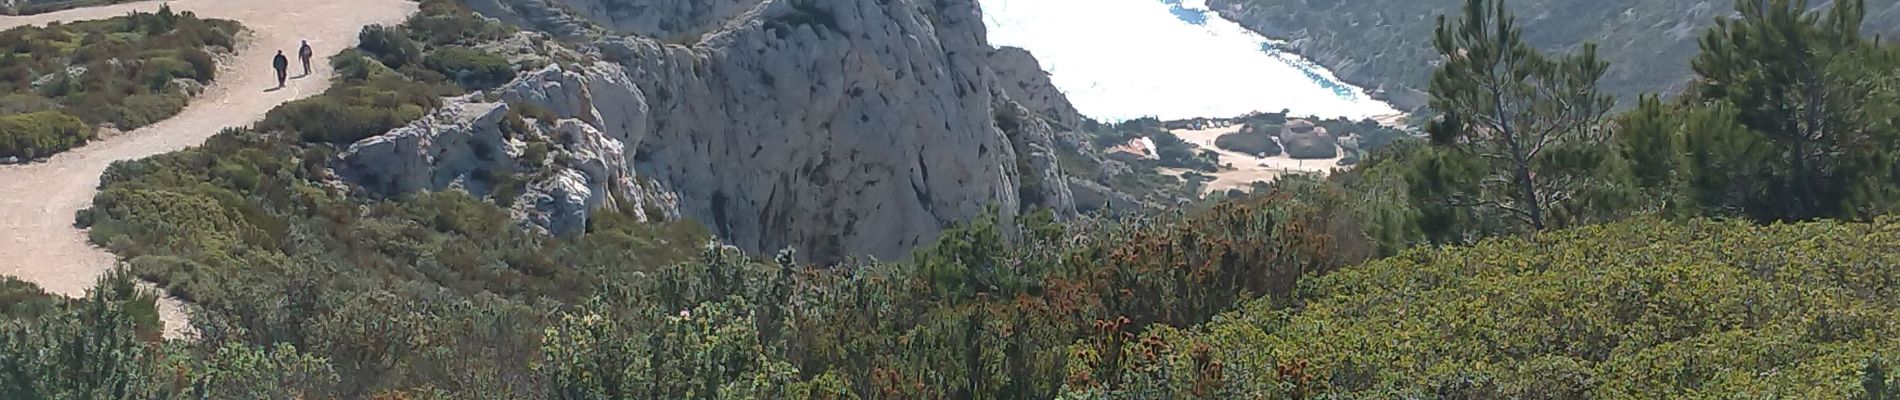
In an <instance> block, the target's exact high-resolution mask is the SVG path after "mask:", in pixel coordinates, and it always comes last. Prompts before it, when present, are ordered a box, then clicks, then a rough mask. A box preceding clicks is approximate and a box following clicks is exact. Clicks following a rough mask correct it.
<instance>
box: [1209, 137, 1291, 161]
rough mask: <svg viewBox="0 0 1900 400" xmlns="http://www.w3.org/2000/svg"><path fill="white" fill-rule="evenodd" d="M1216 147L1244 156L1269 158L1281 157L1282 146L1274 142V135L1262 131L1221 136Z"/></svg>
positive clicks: (1216, 142) (1215, 142) (1216, 141)
mask: <svg viewBox="0 0 1900 400" xmlns="http://www.w3.org/2000/svg"><path fill="white" fill-rule="evenodd" d="M1214 145H1215V146H1220V148H1222V149H1227V150H1229V151H1235V152H1240V153H1243V154H1254V155H1266V156H1269V157H1271V156H1277V155H1280V144H1279V143H1277V142H1274V141H1273V136H1272V135H1269V134H1267V133H1266V132H1262V131H1253V132H1235V133H1229V134H1226V135H1221V137H1220V138H1219V139H1215V140H1214Z"/></svg>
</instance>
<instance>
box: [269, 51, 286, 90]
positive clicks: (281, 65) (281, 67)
mask: <svg viewBox="0 0 1900 400" xmlns="http://www.w3.org/2000/svg"><path fill="white" fill-rule="evenodd" d="M270 65H271V66H272V67H277V87H284V79H287V78H290V76H288V75H285V74H287V73H289V71H290V58H287V57H284V51H283V50H278V51H277V58H275V59H272V60H271V62H270Z"/></svg>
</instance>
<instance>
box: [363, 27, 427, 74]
mask: <svg viewBox="0 0 1900 400" xmlns="http://www.w3.org/2000/svg"><path fill="white" fill-rule="evenodd" d="M356 38H357V40H358V41H360V42H361V43H360V44H358V45H357V48H358V49H362V50H363V52H366V53H369V55H370V56H371V57H375V58H376V60H377V61H381V62H383V65H387V66H389V68H393V69H402V67H403V66H406V65H409V64H413V63H415V62H416V61H420V60H421V59H422V47H421V46H420V45H417V44H416V41H415V40H411V39H409V36H407V35H404V34H403V32H402V30H400V29H396V28H391V27H387V26H382V25H370V26H365V27H363V31H362V32H361V33H358V34H357V35H356Z"/></svg>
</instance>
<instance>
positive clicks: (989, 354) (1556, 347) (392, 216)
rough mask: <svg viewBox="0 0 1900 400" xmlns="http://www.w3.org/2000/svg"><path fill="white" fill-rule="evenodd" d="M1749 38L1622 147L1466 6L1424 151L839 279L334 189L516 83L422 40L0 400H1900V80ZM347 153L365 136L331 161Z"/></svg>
mask: <svg viewBox="0 0 1900 400" xmlns="http://www.w3.org/2000/svg"><path fill="white" fill-rule="evenodd" d="M1751 4H1759V5H1746V6H1743V7H1742V8H1741V10H1740V11H1741V12H1740V13H1739V14H1738V15H1740V18H1739V19H1737V20H1734V21H1731V22H1726V23H1723V24H1720V25H1718V26H1717V27H1715V28H1712V29H1710V30H1708V31H1706V32H1704V39H1703V40H1702V42H1701V43H1702V44H1701V50H1700V53H1699V55H1698V56H1697V57H1696V71H1697V73H1698V76H1699V79H1698V80H1697V81H1696V83H1695V84H1694V86H1693V87H1692V88H1690V89H1689V90H1688V91H1686V92H1684V93H1678V94H1677V96H1675V98H1674V99H1673V100H1668V101H1664V100H1656V99H1647V100H1645V101H1643V102H1642V104H1641V105H1640V107H1636V108H1635V109H1634V110H1632V111H1629V112H1625V113H1615V114H1613V113H1612V111H1611V108H1612V107H1611V106H1610V105H1611V103H1612V102H1613V100H1612V97H1611V96H1610V95H1608V94H1606V93H1604V92H1602V91H1601V90H1600V89H1598V87H1597V86H1598V82H1599V81H1600V80H1601V78H1602V76H1603V74H1604V71H1605V70H1606V69H1607V67H1608V65H1607V63H1605V62H1603V61H1602V60H1600V59H1598V58H1597V57H1596V56H1595V55H1594V54H1593V53H1592V52H1591V51H1590V48H1589V47H1588V46H1584V47H1581V48H1580V50H1578V51H1577V52H1575V53H1571V54H1562V55H1550V54H1545V53H1542V52H1539V51H1537V50H1535V49H1533V48H1532V47H1531V46H1530V45H1528V44H1526V42H1524V40H1523V39H1524V38H1523V37H1522V36H1521V35H1520V31H1519V30H1518V29H1517V28H1516V26H1515V25H1514V21H1515V20H1514V19H1513V17H1511V15H1510V13H1509V10H1511V8H1509V7H1506V6H1505V5H1503V4H1501V3H1494V2H1492V1H1486V0H1474V1H1472V2H1470V5H1469V7H1467V9H1466V10H1465V12H1464V13H1462V14H1459V15H1452V16H1450V17H1449V18H1446V19H1444V20H1443V21H1442V22H1441V23H1440V24H1439V29H1438V31H1437V35H1436V36H1435V37H1434V43H1435V47H1436V48H1437V49H1438V51H1439V53H1440V54H1442V56H1443V57H1444V60H1445V61H1444V62H1443V64H1442V65H1441V66H1440V67H1439V68H1438V70H1437V71H1436V75H1435V76H1434V79H1433V81H1432V90H1431V92H1432V95H1433V100H1432V108H1433V114H1434V115H1436V118H1434V119H1432V122H1431V123H1430V124H1429V126H1428V127H1427V131H1428V132H1429V133H1430V134H1431V135H1430V136H1431V137H1430V140H1410V141H1406V140H1401V141H1396V142H1393V143H1392V144H1390V145H1387V146H1383V148H1381V149H1379V150H1377V151H1372V152H1371V153H1370V154H1369V155H1367V156H1366V157H1365V160H1364V162H1363V163H1361V165H1359V166H1358V167H1357V168H1355V169H1352V170H1349V171H1342V172H1341V173H1338V174H1334V175H1332V176H1331V177H1328V178H1323V179H1322V178H1313V177H1289V178H1286V179H1282V180H1281V181H1279V182H1275V183H1273V184H1271V185H1266V186H1265V187H1263V188H1262V190H1260V191H1258V192H1257V193H1255V194H1253V195H1247V196H1236V197H1233V198H1226V199H1222V200H1220V201H1214V202H1210V203H1209V204H1206V205H1201V206H1193V207H1183V208H1181V209H1177V210H1171V211H1167V212H1162V213H1157V214H1153V215H1139V216H1129V217H1121V218H1108V217H1083V218H1076V219H1072V220H1066V221H1058V220H1057V219H1056V218H1054V216H1053V214H1052V213H1046V212H1045V213H1037V214H1034V215H1033V216H1031V217H1028V218H1023V219H1022V221H1019V222H1021V223H1020V224H1014V225H1005V224H1002V223H1000V222H999V221H994V220H992V219H982V220H978V221H972V222H970V223H969V224H967V225H965V226H962V227H959V228H957V229H953V230H950V231H947V232H945V233H944V234H943V235H942V238H941V239H940V240H938V241H937V243H935V244H933V245H931V246H927V247H926V248H923V249H919V250H918V251H917V252H916V253H915V255H913V256H912V257H911V258H910V259H908V260H900V261H881V262H880V261H868V260H867V261H854V262H847V263H843V264H842V265H834V266H813V265H806V264H803V263H801V262H800V261H799V258H798V255H797V254H793V253H790V252H786V253H781V254H778V255H777V256H776V257H770V259H761V258H755V257H748V256H747V255H745V254H741V253H739V252H737V251H735V250H733V249H730V248H727V247H724V246H720V245H718V244H716V242H713V241H712V240H711V238H710V237H708V236H707V235H706V233H705V232H704V231H703V230H701V229H699V228H698V227H697V225H696V224H694V223H692V222H691V221H645V222H642V221H638V220H637V219H636V218H633V217H632V216H630V215H619V214H615V213H604V216H603V217H602V218H598V219H596V220H594V221H593V222H592V223H591V226H589V227H588V229H587V232H586V234H584V235H578V236H573V237H547V236H544V235H540V234H537V233H533V232H532V231H529V230H526V229H523V228H521V227H519V226H518V225H517V224H516V223H515V222H514V221H513V220H512V219H511V218H510V217H509V216H508V215H507V213H506V211H504V210H503V209H502V208H500V207H497V206H496V205H495V204H494V203H493V200H492V199H481V198H475V197H472V196H470V195H468V194H465V193H462V192H456V191H450V192H442V193H425V194H417V195H413V196H409V197H404V198H395V199H382V198H373V197H368V196H360V195H357V194H353V192H357V191H356V190H352V189H350V188H346V187H338V186H336V185H335V184H334V183H333V182H335V181H334V180H331V179H328V178H327V177H326V176H325V174H326V173H327V172H326V168H325V163H326V161H327V160H328V158H329V157H330V156H331V154H333V153H334V152H336V151H337V149H338V144H339V143H348V142H351V141H354V140H356V139H360V138H361V137H363V136H365V135H370V134H375V133H377V132H380V131H381V130H386V129H388V127H390V126H391V124H399V123H402V122H403V121H406V120H408V119H414V118H415V116H418V115H420V114H419V113H421V112H426V111H427V110H429V109H430V108H432V107H436V106H437V105H439V103H438V102H437V100H433V99H435V98H437V97H439V96H442V95H449V94H457V93H464V92H466V91H469V90H479V89H480V88H482V87H484V85H488V84H491V83H489V82H493V80H490V78H474V79H471V78H470V77H482V76H489V75H490V74H491V72H484V71H495V69H494V68H491V67H486V66H468V67H455V68H453V70H450V71H445V70H444V69H445V67H443V66H447V65H470V64H473V65H483V64H489V62H485V61H483V60H484V59H488V60H490V61H492V59H490V58H489V57H486V56H481V55H467V54H457V53H460V52H463V50H456V49H476V48H479V43H477V42H479V41H480V40H483V39H482V38H492V37H496V36H495V35H499V34H500V33H494V32H500V31H498V30H505V29H506V28H501V27H497V26H493V25H491V24H489V23H488V22H485V21H482V20H479V19H476V18H474V17H473V16H472V15H470V14H469V13H468V12H467V11H466V10H463V9H461V8H460V7H457V6H455V5H454V4H453V3H448V2H440V1H431V2H426V3H425V4H424V7H423V11H422V13H421V14H419V15H418V16H416V17H415V18H414V19H412V20H411V21H410V22H409V23H406V24H404V26H402V27H397V28H372V29H368V30H365V31H364V39H365V40H364V43H365V45H364V46H363V48H362V49H361V51H360V52H353V53H348V54H345V55H344V56H341V57H339V58H337V59H336V60H333V62H334V63H335V64H336V65H337V66H338V68H339V70H340V71H344V73H340V74H339V78H338V79H339V81H338V84H337V86H335V88H333V89H332V90H331V91H330V92H329V93H326V94H325V95H323V96H319V97H316V98H312V99H309V100H303V101H299V102H296V103H292V104H289V105H286V106H284V107H282V108H279V109H278V110H277V111H275V112H273V113H272V114H271V115H270V116H269V117H268V118H267V119H266V121H265V122H263V123H260V124H259V125H257V127H255V128H252V129H242V130H232V131H227V132H225V133H223V134H220V135H218V136H217V137H215V138H214V139H212V140H211V141H210V142H208V143H207V144H206V145H205V146H204V147H201V148H197V149H192V150H186V151H182V152H178V153H173V154H168V155H164V156H160V157H155V158H152V159H148V160H141V161H136V162H128V163H124V164H121V165H118V166H116V167H115V168H113V169H112V170H111V171H110V172H109V173H108V174H107V176H106V178H105V184H104V190H103V191H102V192H101V193H100V194H99V196H98V199H97V200H96V202H95V206H94V208H93V209H92V210H89V211H86V212H84V213H82V215H81V216H80V222H81V223H82V224H85V225H87V226H90V227H91V228H92V234H93V237H94V240H95V241H96V242H98V243H100V244H101V245H104V246H107V248H109V249H111V250H113V251H114V252H115V253H117V254H119V255H120V256H123V257H126V258H128V259H129V260H130V262H129V267H127V268H126V269H125V270H124V271H122V272H120V273H115V274H112V275H110V276H108V277H107V278H105V279H104V280H103V281H102V283H101V285H100V287H99V289H96V290H95V291H94V292H93V293H92V294H91V295H90V296H89V297H87V298H83V299H73V300H65V299H56V298H51V297H47V296H44V295H42V294H40V293H38V291H37V289H34V288H32V287H31V286H30V285H24V284H21V283H18V282H14V281H5V282H0V298H4V299H7V300H8V302H7V303H5V304H9V305H8V306H6V307H5V308H4V309H0V311H4V312H5V313H6V319H5V320H4V322H0V392H4V393H10V394H12V393H24V395H23V396H20V397H24V398H295V397H303V398H329V397H341V398H372V397H373V398H492V397H502V398H563V399H603V398H801V399H843V398H890V399H898V398H903V399H914V398H1058V397H1059V398H1284V399H1309V398H1366V397H1375V398H1385V397H1398V398H1424V397H1436V398H1598V397H1605V398H1654V397H1689V398H1734V397H1748V398H1755V397H1795V398H1852V399H1892V398H1894V396H1895V393H1900V379H1896V378H1894V377H1893V374H1892V373H1891V372H1890V370H1891V368H1892V366H1893V365H1894V363H1895V362H1896V358H1900V341H1897V340H1896V337H1895V333H1896V331H1897V330H1900V322H1896V321H1900V318H1897V317H1900V303H1897V302H1896V300H1895V299H1896V298H1900V296H1897V295H1900V293H1896V292H1897V291H1900V221H1897V220H1895V219H1894V218H1893V217H1891V216H1886V215H1888V214H1890V213H1891V211H1892V210H1893V209H1894V207H1896V206H1900V195H1897V194H1896V191H1897V190H1900V167H1896V164H1895V161H1894V159H1895V156H1896V155H1895V154H1894V151H1895V149H1900V146H1896V143H1897V142H1896V140H1900V109H1897V108H1896V106H1895V105H1896V104H1900V48H1896V47H1895V46H1891V45H1887V44H1884V43H1881V42H1878V41H1875V40H1871V39H1866V38H1864V37H1863V36H1861V35H1860V34H1859V30H1860V29H1859V28H1860V26H1859V25H1860V20H1861V17H1860V13H1861V11H1862V9H1861V8H1859V7H1860V4H1861V3H1859V2H1857V1H1841V2H1836V3H1834V4H1833V5H1832V6H1830V7H1828V8H1827V9H1826V10H1822V11H1816V12H1808V11H1806V9H1805V7H1800V6H1799V5H1798V4H1795V3H1793V2H1789V1H1772V2H1766V3H1752V2H1751ZM445 52H446V54H445ZM432 58H433V59H436V60H438V61H436V62H430V61H428V60H431V59H432ZM448 59H462V60H467V61H466V64H464V63H462V62H445V61H446V60H448ZM502 70H508V69H502ZM492 74H501V73H500V72H492ZM452 77H453V78H452ZM1817 93H1818V94H1819V95H1817ZM337 116H348V117H349V118H346V119H348V120H349V121H351V122H350V123H352V124H357V123H360V124H363V125H362V126H350V125H344V126H335V127H328V126H324V125H321V124H317V123H314V122H311V121H326V120H329V119H328V118H335V117H337ZM529 120H534V119H533V118H529ZM524 123H526V122H525V121H524ZM1342 129H1344V128H1343V127H1342ZM133 275H136V276H138V277H142V278H146V279H148V280H152V281H155V282H157V283H159V285H160V286H161V287H162V288H163V290H167V291H169V292H170V293H172V294H175V295H178V296H180V297H183V298H185V299H188V300H190V301H191V302H193V303H195V304H197V305H198V307H199V311H198V312H197V313H196V315H194V318H193V323H194V324H195V325H196V327H197V328H198V331H199V332H200V337H198V338H197V339H196V340H192V341H161V340H158V339H157V338H156V336H155V335H154V334H153V333H154V332H156V331H155V330H154V329H153V326H152V324H155V323H156V322H155V321H156V318H153V317H151V316H150V314H151V311H150V304H151V303H152V300H151V295H152V294H151V293H147V292H142V291H140V290H138V289H137V288H136V287H134V286H133V285H132V284H131V282H132V281H133V277H132V276H133Z"/></svg>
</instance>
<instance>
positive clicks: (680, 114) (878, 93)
mask: <svg viewBox="0 0 1900 400" xmlns="http://www.w3.org/2000/svg"><path fill="white" fill-rule="evenodd" d="M466 4H469V5H470V6H471V7H472V8H474V9H475V10H477V11H480V12H482V13H483V14H484V15H487V16H490V17H494V18H498V19H500V20H503V21H506V22H511V23H515V24H518V25H520V26H523V27H526V28H531V29H538V30H543V31H546V32H549V33H552V34H554V35H556V36H559V37H562V38H564V39H566V42H567V43H569V44H568V45H565V46H571V47H575V49H573V50H574V51H572V52H571V53H574V54H573V55H572V56H548V55H547V54H551V53H562V52H563V50H550V49H540V48H536V46H542V44H541V43H551V42H553V41H547V40H541V39H534V38H533V37H534V35H532V34H529V35H526V37H527V38H524V39H518V40H515V41H513V42H514V46H516V47H518V48H517V49H506V48H503V49H495V51H496V52H502V53H511V54H515V56H514V58H517V59H518V58H521V57H543V58H548V59H551V60H555V61H557V62H552V63H550V64H551V65H550V66H549V67H547V68H546V69H544V70H542V71H540V72H538V73H534V74H528V75H524V77H523V78H521V79H520V80H517V81H516V82H514V83H511V84H509V85H508V86H507V87H506V88H504V89H503V90H502V91H501V92H502V93H504V94H503V96H501V97H502V99H500V100H505V101H506V102H512V103H515V104H531V105H533V106H534V107H536V108H545V109H546V110H548V111H549V112H550V113H552V114H553V115H552V116H550V117H549V118H554V119H557V120H561V121H569V122H564V123H566V125H562V126H563V128H561V129H565V130H567V131H568V133H566V134H557V135H556V136H559V135H579V136H581V137H587V138H592V139H589V140H587V141H588V142H590V143H596V144H598V145H597V146H592V147H591V148H593V149H597V150H599V151H584V152H578V153H572V152H570V153H564V155H563V154H557V155H556V158H560V157H568V158H575V159H578V160H580V161H582V162H575V163H566V164H564V165H591V167H581V168H571V169H570V170H564V171H565V172H559V173H545V174H536V175H538V176H539V177H538V178H535V179H536V180H535V181H534V182H532V183H530V184H529V187H530V190H529V191H528V193H525V194H523V195H522V196H524V197H523V198H522V200H526V201H521V202H517V204H516V208H517V211H519V214H521V215H524V218H525V219H527V220H530V221H535V222H537V223H538V224H540V225H542V226H543V227H545V228H548V229H550V230H553V231H556V232H563V231H572V230H574V229H576V228H577V227H581V226H585V223H584V222H585V220H586V217H587V214H588V213H591V212H592V211H591V210H592V209H593V208H595V206H598V205H612V204H613V203H614V202H615V201H629V200H630V201H632V202H634V203H635V204H634V205H635V206H637V208H640V209H643V210H645V209H651V210H663V211H664V212H668V213H674V212H677V213H678V214H680V215H683V216H686V217H688V218H691V219H694V220H697V221H701V222H703V223H705V224H706V225H708V227H709V228H711V229H712V230H713V231H714V232H716V233H717V234H718V235H719V236H720V237H721V238H722V239H724V240H726V241H728V242H729V243H731V244H733V245H736V246H739V247H741V248H744V249H746V250H749V251H752V252H771V251H776V250H778V249H781V248H788V247H789V248H794V249H797V250H799V251H800V252H801V255H802V256H804V257H807V258H808V259H811V260H815V261H821V262H822V261H834V260H838V259H841V258H843V257H846V256H849V255H870V256H875V257H880V258H887V259H889V258H902V257H904V256H906V255H907V254H908V251H909V249H911V248H912V247H914V246H917V245H919V244H922V243H928V242H930V241H931V240H932V239H934V238H935V236H936V234H937V232H938V231H940V230H941V229H943V228H944V227H946V226H949V225H951V224H954V223H958V222H962V221H967V220H970V219H971V218H975V217H978V216H980V215H982V214H984V213H985V212H986V210H988V209H990V208H992V207H994V209H995V210H997V212H998V213H999V214H1001V215H1000V216H1001V217H1002V218H1003V219H1004V220H1011V219H1013V218H1014V216H1015V215H1016V214H1017V213H1018V212H1019V210H1023V209H1027V208H1033V207H1035V206H1049V207H1051V208H1055V209H1056V210H1057V212H1058V214H1072V213H1074V204H1073V201H1072V200H1069V199H1071V198H1072V195H1071V194H1070V193H1069V188H1068V185H1067V183H1066V182H1067V179H1063V178H1062V177H1063V174H1062V173H1061V172H1060V171H1059V166H1058V165H1059V163H1057V162H1054V160H1053V152H1052V151H1050V150H1049V149H1050V148H1051V146H1052V143H1054V134H1055V133H1054V131H1055V130H1054V128H1052V127H1051V125H1055V126H1070V127H1072V126H1074V125H1076V124H1078V123H1079V116H1077V115H1075V114H1074V112H1073V107H1070V106H1069V105H1068V104H1067V100H1066V99H1065V98H1063V97H1062V96H1061V94H1060V93H1059V92H1054V91H1053V88H1052V87H1049V86H1048V85H1047V77H1046V75H1043V74H1040V70H1039V69H1036V71H1034V72H1033V73H1032V72H1031V71H1027V70H1026V69H1025V67H1024V65H1028V66H1029V67H1027V68H1030V69H1034V68H1035V67H1034V65H1036V64H1035V62H1034V59H1033V58H1030V57H1029V55H1028V54H1027V53H1026V52H1020V51H1018V52H1015V53H1007V52H999V51H998V50H997V49H995V48H992V47H991V46H990V45H989V44H988V42H987V41H986V39H985V38H986V30H985V27H984V25H983V23H982V20H981V18H980V17H979V16H980V11H979V10H978V8H977V5H976V3H975V2H974V1H970V0H945V1H916V0H894V1H882V2H864V1H855V0H815V1H804V0H800V1H790V0H784V1H780V0H772V1H757V0H753V1H714V2H701V1H640V2H633V1H599V0H468V1H466ZM992 54H1005V55H1002V56H992ZM566 59H573V60H580V61H563V60H566ZM589 60H593V61H589ZM993 62H995V63H998V64H997V65H1002V67H996V66H993V64H992V63H993ZM999 70H1001V71H1005V72H1004V73H999V72H998V71H999ZM1035 79H1041V80H1040V81H1036V80H1035ZM1012 96H1021V97H1023V98H1024V99H1025V101H1024V102H1023V104H1017V102H1016V101H1014V100H1012V99H1011V98H1012ZM489 100H494V99H489ZM459 104H460V105H459V106H458V107H450V108H449V109H447V110H445V111H442V112H440V113H438V114H439V115H438V117H437V118H433V119H432V120H430V121H423V122H418V123H417V124H415V125H412V126H411V127H410V128H405V129H406V130H407V131H410V133H408V134H411V135H412V136H413V132H414V131H416V130H422V131H426V132H433V131H442V130H443V129H441V128H450V129H448V130H456V129H464V130H473V131H480V132H488V133H486V134H485V135H487V136H488V137H496V138H499V137H500V135H502V133H501V131H502V129H501V127H500V126H499V125H500V124H502V123H503V122H505V121H503V120H504V118H501V117H500V115H501V114H502V113H505V112H506V110H505V105H506V104H502V103H498V102H494V101H488V102H483V101H482V99H464V101H463V102H461V103H459ZM497 110H500V111H497ZM1020 110H1033V111H1031V112H1023V111H1020ZM443 113H446V114H443ZM1051 122H1053V124H1052V123H1051ZM457 127H462V128H457ZM403 134H406V133H405V130H399V131H398V132H394V133H392V134H391V135H386V136H398V137H399V136H401V135H403ZM424 136H429V135H427V134H425V135H424ZM389 139H395V138H394V137H391V138H379V139H372V140H370V141H366V142H365V143H359V144H358V145H357V146H356V147H358V148H361V149H353V150H352V151H351V153H349V154H346V158H351V157H352V156H354V157H355V158H357V159H361V160H363V161H361V162H345V164H347V165H355V166H358V168H369V169H384V168H389V167H386V166H404V167H399V168H401V169H404V170H402V171H376V172H374V173H368V174H362V173H358V174H349V173H346V174H345V175H359V176H360V175H373V176H377V177H378V178H377V179H375V180H376V181H377V182H375V183H386V182H384V181H385V180H386V179H385V178H384V177H385V176H406V177H409V178H405V179H408V181H410V182H415V183H417V184H413V185H410V186H411V187H408V188H398V190H397V191H405V190H430V189H440V188H446V187H449V186H453V185H456V184H457V183H456V182H457V180H456V179H453V178H426V177H441V176H457V175H458V173H456V172H453V171H451V173H447V174H444V173H442V172H441V171H440V170H442V169H444V168H447V169H450V170H471V169H480V168H478V167H470V166H468V165H473V164H471V163H468V162H464V163H460V165H462V166H460V167H458V166H456V165H457V163H450V162H442V161H441V159H447V158H444V157H437V156H436V155H440V154H476V152H469V151H460V150H440V149H438V150H420V149H418V148H417V146H416V145H413V144H412V145H401V146H399V145H397V143H398V142H400V140H389ZM410 142H412V143H436V142H440V141H436V140H411V141H410ZM443 143H448V142H443ZM490 145H492V146H501V147H507V146H508V145H507V144H505V143H503V142H501V141H496V142H494V143H491V144H490ZM369 146H383V147H392V146H393V147H395V148H406V149H408V150H402V151H382V150H374V149H369V148H365V147H369ZM403 146H407V147H403ZM448 146H449V147H459V145H455V144H449V145H448ZM507 153H508V154H519V153H520V151H518V150H514V151H510V152H507ZM390 154H397V155H398V156H399V157H405V158H408V159H411V160H412V161H411V162H403V161H400V160H389V159H382V158H387V156H388V155H390ZM365 157H368V158H377V159H375V160H370V159H368V158H365ZM468 157H471V156H464V157H461V158H462V159H468ZM477 158H479V157H477ZM424 159H427V160H434V161H429V162H414V161H413V160H424ZM474 164H479V162H474ZM342 170H344V171H349V170H350V168H342ZM563 176H564V177H565V178H559V177H563ZM1026 177H1027V178H1026ZM557 178H559V179H557ZM563 180H564V181H563ZM1026 180H1027V181H1028V183H1029V184H1025V183H1026V182H1025V181H1026ZM358 181H359V182H361V180H360V179H359V180H358ZM563 182H564V183H563ZM556 189H559V190H556ZM616 199H620V200H616ZM1025 199H1028V200H1027V201H1025ZM1025 202H1027V203H1030V204H1028V206H1029V207H1025V204H1024V203H1025ZM536 204H540V205H539V206H537V205H536Z"/></svg>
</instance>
